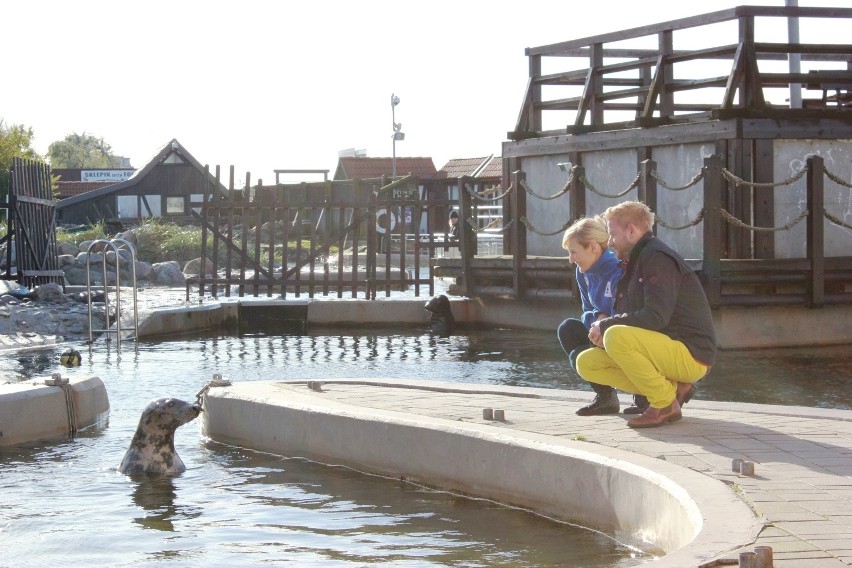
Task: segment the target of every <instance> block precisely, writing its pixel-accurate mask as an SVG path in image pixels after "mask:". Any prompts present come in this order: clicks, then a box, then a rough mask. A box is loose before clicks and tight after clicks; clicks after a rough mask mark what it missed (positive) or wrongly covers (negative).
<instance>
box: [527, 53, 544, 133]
mask: <svg viewBox="0 0 852 568" xmlns="http://www.w3.org/2000/svg"><path fill="white" fill-rule="evenodd" d="M529 71H530V108H529V109H528V112H529V115H528V119H529V126H528V130H529V132H539V131H540V130H541V129H542V126H541V124H542V121H541V112H542V111H541V108H539V103H541V83H538V82H537V81H535V79H538V77H539V76H540V75H541V55H531V56H530V59H529Z"/></svg>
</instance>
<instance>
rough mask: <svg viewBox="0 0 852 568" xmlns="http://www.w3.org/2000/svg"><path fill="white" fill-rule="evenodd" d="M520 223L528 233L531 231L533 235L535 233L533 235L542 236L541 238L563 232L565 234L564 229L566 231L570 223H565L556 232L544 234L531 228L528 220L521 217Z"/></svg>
mask: <svg viewBox="0 0 852 568" xmlns="http://www.w3.org/2000/svg"><path fill="white" fill-rule="evenodd" d="M521 223H523V224H524V226H525V227H526V228H527V229H529V230H530V231H532V232H533V233H535V234H537V235H541V236H543V237H552V236H553V235H558V234H559V233H564V232H565V229H567V228H568V227H570V226H571V221H568V222H567V223H565V224H564V225H563V226H562V228H561V229H558V230H556V231H553V232H552V233H545V232H543V231H539V230H538V229H536V228H535V227H533V226H532V224H531V223H530V222H529V219H527V218H526V217H521Z"/></svg>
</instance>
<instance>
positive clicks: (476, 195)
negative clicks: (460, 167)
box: [464, 183, 513, 201]
mask: <svg viewBox="0 0 852 568" xmlns="http://www.w3.org/2000/svg"><path fill="white" fill-rule="evenodd" d="M464 188H465V190H467V192H468V193H469V194H470V195H471V197H473V198H474V199H479V200H480V201H499V200H501V199H503V198H504V197H506V196H507V195H509V193H511V191H512V188H513V186H512V184H509V189H507V190H506V191H504V192H503V193H501V194H500V195H497V196H495V197H486V196H485V194H486V193H489V192H494V191H498V190H499V189H501V186H499V185H498V186H497V187H494V188H492V189H487V190H485V191H483V192H480V193H477V192H476V191H474V190H473V188H471V187H470V184H467V183H466V184H464Z"/></svg>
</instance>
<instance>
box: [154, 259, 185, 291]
mask: <svg viewBox="0 0 852 568" xmlns="http://www.w3.org/2000/svg"><path fill="white" fill-rule="evenodd" d="M152 268H153V272H154V279H153V280H154V282H156V283H157V284H165V285H166V286H182V285H184V284H186V276H184V275H183V272H181V269H180V265H179V264H178V263H177V261H174V260H170V261H168V262H158V263H157V264H154V265H153V266H152Z"/></svg>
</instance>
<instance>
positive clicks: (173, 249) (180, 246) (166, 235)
mask: <svg viewBox="0 0 852 568" xmlns="http://www.w3.org/2000/svg"><path fill="white" fill-rule="evenodd" d="M133 232H134V233H135V234H136V240H137V246H136V255H137V257H138V258H139V259H142V260H144V261H145V262H150V263H151V264H156V263H158V262H167V261H170V260H175V261H177V262H178V263H179V264H180V265H181V266H183V265H184V264H185V263H186V262H187V261H189V260H192V259H193V258H198V257H199V256H201V229H199V228H198V227H192V226H186V227H181V226H178V225H175V224H174V223H164V222H162V221H157V220H155V219H152V220H149V221H147V222H145V224H143V225H140V226H139V227H137V228H136V229H134V231H133Z"/></svg>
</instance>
